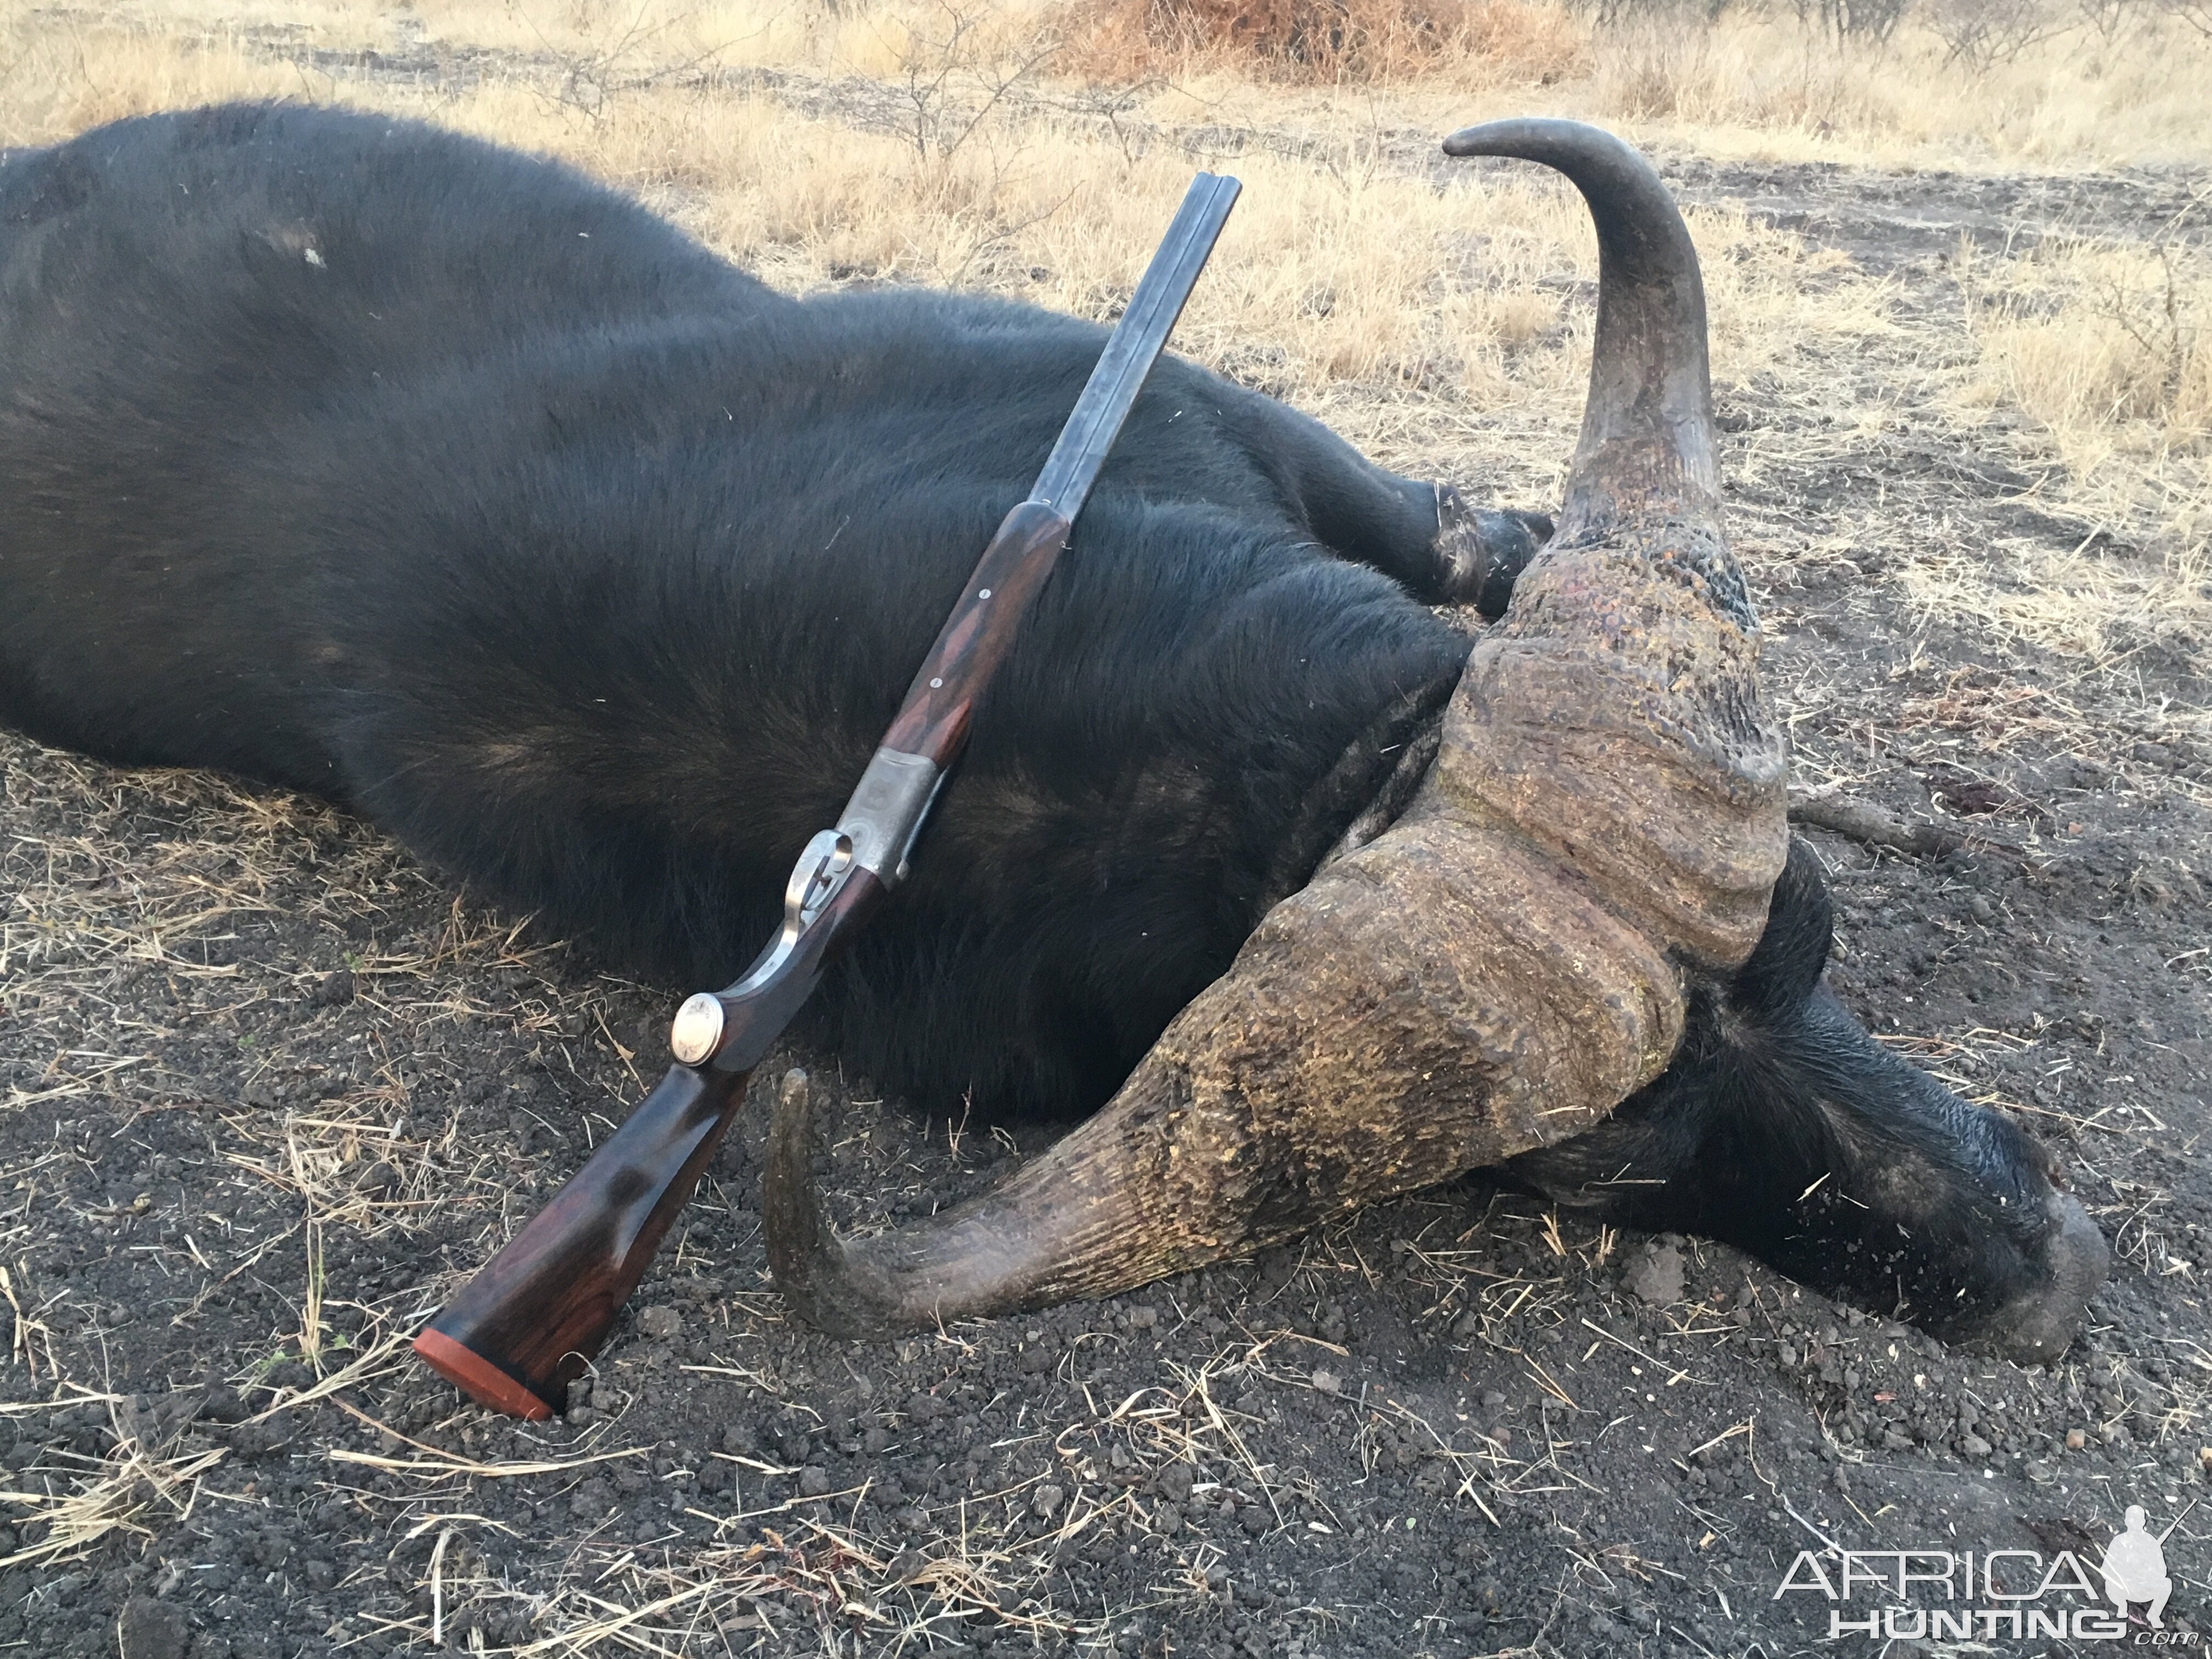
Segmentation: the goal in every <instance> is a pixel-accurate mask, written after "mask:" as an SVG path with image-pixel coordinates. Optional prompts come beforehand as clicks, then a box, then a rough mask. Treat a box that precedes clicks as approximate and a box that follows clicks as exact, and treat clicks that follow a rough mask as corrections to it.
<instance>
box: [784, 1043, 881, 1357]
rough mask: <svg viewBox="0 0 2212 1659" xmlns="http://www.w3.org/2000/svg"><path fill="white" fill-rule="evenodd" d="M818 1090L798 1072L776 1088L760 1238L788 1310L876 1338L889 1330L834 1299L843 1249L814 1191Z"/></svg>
mask: <svg viewBox="0 0 2212 1659" xmlns="http://www.w3.org/2000/svg"><path fill="white" fill-rule="evenodd" d="M813 1160H814V1090H813V1086H812V1081H811V1079H809V1078H808V1077H807V1075H806V1073H805V1072H804V1071H802V1070H801V1069H800V1068H799V1067H798V1066H793V1067H792V1068H791V1069H790V1070H789V1071H787V1072H786V1073H784V1074H783V1081H782V1083H781V1085H779V1086H778V1087H777V1090H776V1095H775V1112H774V1113H773V1114H772V1115H771V1116H770V1118H769V1132H768V1161H767V1163H766V1164H765V1165H764V1166H763V1169H762V1171H761V1231H762V1232H763V1234H764V1235H765V1237H766V1239H767V1243H768V1262H769V1272H770V1273H772V1274H773V1275H774V1276H775V1288H776V1290H777V1291H778V1293H779V1294H781V1296H782V1297H783V1299H784V1302H785V1304H786V1305H787V1306H788V1307H789V1308H790V1309H791V1310H792V1311H793V1313H795V1314H797V1315H798V1316H799V1318H801V1319H803V1320H805V1322H807V1323H808V1324H810V1325H811V1326H813V1327H814V1328H816V1329H817V1330H819V1331H826V1332H828V1333H829V1334H830V1335H832V1336H873V1335H878V1334H882V1332H883V1331H884V1330H885V1329H887V1327H885V1326H884V1325H882V1324H881V1323H880V1322H877V1321H875V1320H873V1319H872V1318H871V1317H870V1314H871V1312H872V1310H869V1309H868V1308H867V1307H866V1305H865V1304H860V1303H857V1302H854V1301H851V1300H848V1299H846V1298H843V1297H838V1296H836V1295H833V1294H831V1293H830V1292H831V1291H832V1290H833V1288H834V1287H835V1286H836V1285H838V1284H839V1283H840V1282H841V1280H842V1278H843V1277H844V1267H845V1245H844V1243H843V1242H842V1240H840V1239H839V1238H838V1237H837V1235H836V1232H835V1231H833V1230H832V1229H831V1227H830V1225H829V1223H828V1222H827V1221H825V1220H823V1218H822V1205H821V1201H820V1200H819V1199H818V1198H817V1196H816V1194H815V1190H814V1170H813Z"/></svg>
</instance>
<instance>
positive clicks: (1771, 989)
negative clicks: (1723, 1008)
mask: <svg viewBox="0 0 2212 1659" xmlns="http://www.w3.org/2000/svg"><path fill="white" fill-rule="evenodd" d="M1835 917H1836V910H1835V905H1834V903H1833V902H1832V900H1831V899H1830V898H1829V896H1828V878H1827V876H1826V872H1823V871H1822V870H1821V868H1820V857H1819V855H1818V854H1815V853H1814V851H1813V848H1812V847H1811V845H1810V844H1809V843H1808V842H1805V841H1803V840H1802V839H1801V838H1800V837H1798V836H1791V837H1790V857H1789V859H1788V860H1787V861H1786V862H1785V863H1784V865H1783V866H1782V878H1781V879H1780V880H1779V881H1778V882H1776V883H1775V884H1774V896H1772V897H1771V899H1769V900H1768V901H1767V905H1766V931H1765V933H1761V934H1760V935H1759V945H1758V947H1757V948H1756V949H1755V950H1753V951H1752V953H1751V957H1750V960H1748V961H1747V962H1746V963H1744V964H1743V966H1742V967H1741V968H1739V969H1736V972H1735V978H1734V979H1733V980H1732V981H1730V982H1729V1005H1730V1006H1732V1007H1734V1008H1736V1009H1738V1010H1740V1011H1741V1012H1744V1013H1747V1014H1751V1015H1753V1016H1759V1015H1778V1014H1784V1013H1787V1012H1789V1011H1790V1010H1791V1009H1793V1008H1796V1007H1797V1006H1800V1005H1801V1004H1802V1003H1803V1002H1804V1001H1805V1000H1806V999H1807V998H1808V997H1809V996H1811V995H1812V994H1813V987H1814V986H1816V985H1818V984H1819V983H1820V970H1821V969H1824V968H1825V967H1826V966H1827V963H1828V948H1829V946H1830V945H1832V944H1833V943H1834V940H1835Z"/></svg>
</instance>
